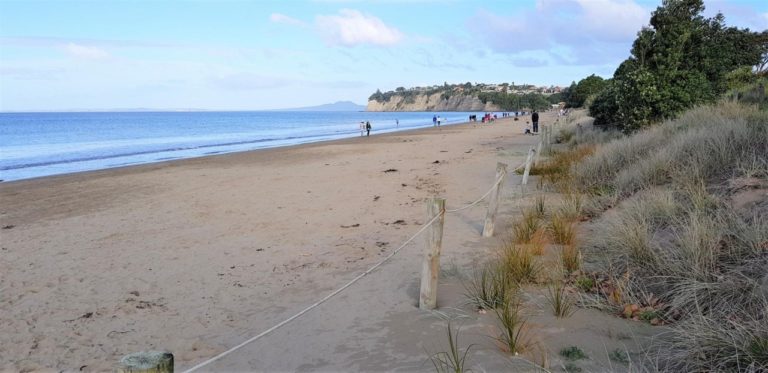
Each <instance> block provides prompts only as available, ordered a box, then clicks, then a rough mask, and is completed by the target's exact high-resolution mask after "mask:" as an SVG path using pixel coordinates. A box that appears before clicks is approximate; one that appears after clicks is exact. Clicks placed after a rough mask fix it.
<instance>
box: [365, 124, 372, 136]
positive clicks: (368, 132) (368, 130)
mask: <svg viewBox="0 0 768 373" xmlns="http://www.w3.org/2000/svg"><path fill="white" fill-rule="evenodd" d="M365 130H366V132H367V134H366V136H370V135H371V122H369V121H366V122H365Z"/></svg>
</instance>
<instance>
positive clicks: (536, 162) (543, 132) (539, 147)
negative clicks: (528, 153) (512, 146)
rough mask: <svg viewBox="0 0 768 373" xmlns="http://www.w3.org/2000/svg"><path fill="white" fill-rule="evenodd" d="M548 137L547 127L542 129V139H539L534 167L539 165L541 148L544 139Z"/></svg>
mask: <svg viewBox="0 0 768 373" xmlns="http://www.w3.org/2000/svg"><path fill="white" fill-rule="evenodd" d="M546 137H547V127H544V128H542V131H541V137H540V138H539V145H537V146H536V154H535V157H534V158H533V165H534V166H535V165H537V164H539V154H541V146H542V144H543V143H544V139H545V138H546Z"/></svg>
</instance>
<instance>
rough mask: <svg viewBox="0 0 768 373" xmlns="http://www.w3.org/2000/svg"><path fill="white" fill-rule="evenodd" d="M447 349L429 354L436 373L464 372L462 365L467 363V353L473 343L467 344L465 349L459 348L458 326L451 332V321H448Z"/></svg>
mask: <svg viewBox="0 0 768 373" xmlns="http://www.w3.org/2000/svg"><path fill="white" fill-rule="evenodd" d="M446 329H447V330H448V351H441V352H438V353H435V354H432V355H430V356H429V360H430V361H432V366H433V367H434V368H435V371H436V372H438V373H462V372H465V371H466V370H465V368H464V366H465V365H466V363H467V355H469V350H471V349H472V347H473V345H469V346H467V348H466V349H463V350H462V349H461V348H459V331H460V328H458V327H457V328H456V332H455V333H454V332H453V327H451V322H450V321H448V326H447V328H446Z"/></svg>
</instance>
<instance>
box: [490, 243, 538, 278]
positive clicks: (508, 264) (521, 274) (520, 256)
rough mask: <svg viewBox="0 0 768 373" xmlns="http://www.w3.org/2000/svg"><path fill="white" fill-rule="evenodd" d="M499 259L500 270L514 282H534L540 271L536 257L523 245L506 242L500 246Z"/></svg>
mask: <svg viewBox="0 0 768 373" xmlns="http://www.w3.org/2000/svg"><path fill="white" fill-rule="evenodd" d="M499 259H500V260H499V263H500V267H499V268H500V270H501V271H504V272H505V273H506V276H508V278H509V279H510V281H512V282H514V283H518V284H524V283H530V282H535V281H536V279H537V278H538V275H539V272H540V271H541V265H540V264H539V262H538V261H537V260H536V257H535V256H534V255H533V253H532V252H531V250H530V249H529V248H527V247H525V246H520V245H515V244H514V243H509V242H507V243H505V244H504V245H503V246H502V247H501V252H500V258H499Z"/></svg>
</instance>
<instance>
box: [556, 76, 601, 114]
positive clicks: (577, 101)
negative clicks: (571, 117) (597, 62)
mask: <svg viewBox="0 0 768 373" xmlns="http://www.w3.org/2000/svg"><path fill="white" fill-rule="evenodd" d="M605 85H606V83H605V80H604V79H603V78H601V77H599V76H596V75H595V74H592V75H590V76H588V77H586V78H584V79H582V80H580V81H579V83H578V84H571V88H570V89H569V94H568V101H566V105H568V107H582V106H583V105H584V102H585V101H586V100H587V97H589V96H592V95H596V94H598V93H600V91H602V90H603V88H605Z"/></svg>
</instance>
